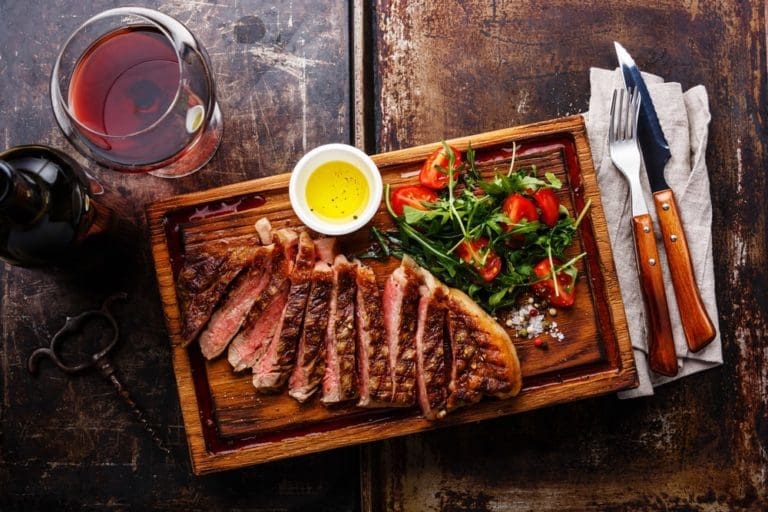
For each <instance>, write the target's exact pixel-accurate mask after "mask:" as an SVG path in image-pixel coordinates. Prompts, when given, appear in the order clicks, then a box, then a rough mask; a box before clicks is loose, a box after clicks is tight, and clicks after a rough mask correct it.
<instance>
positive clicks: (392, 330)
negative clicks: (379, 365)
mask: <svg viewBox="0 0 768 512" xmlns="http://www.w3.org/2000/svg"><path fill="white" fill-rule="evenodd" d="M417 268H418V267H417V266H416V265H415V263H414V262H413V260H412V259H411V258H409V257H407V256H406V257H405V258H403V263H402V265H400V266H399V267H398V268H397V269H395V271H394V272H392V275H390V276H389V279H388V280H387V283H386V284H385V285H384V306H383V311H384V328H385V330H386V337H387V345H388V347H389V364H390V369H391V375H392V405H394V406H399V407H408V406H411V405H413V404H414V403H415V402H416V394H415V387H416V343H415V336H416V328H417V320H418V309H419V300H420V298H421V297H420V295H419V285H420V279H419V276H418V274H417V273H416V269H417Z"/></svg>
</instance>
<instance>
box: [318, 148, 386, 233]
mask: <svg viewBox="0 0 768 512" xmlns="http://www.w3.org/2000/svg"><path fill="white" fill-rule="evenodd" d="M370 197H371V192H370V186H369V185H368V180H366V179H365V175H364V174H363V172H362V171H361V170H360V169H358V168H357V167H355V166H354V165H352V164H351V163H349V162H346V161H343V160H332V161H330V162H326V163H324V164H321V165H319V166H318V167H317V168H316V169H315V170H314V171H313V172H312V173H311V174H310V175H309V179H308V180H307V190H306V200H307V206H308V207H309V210H310V211H311V212H314V213H315V214H317V216H319V217H321V218H322V219H324V220H326V221H328V222H333V223H339V224H342V223H345V222H350V221H354V220H357V219H358V218H360V215H362V213H363V210H365V207H366V206H367V205H368V200H369V199H370Z"/></svg>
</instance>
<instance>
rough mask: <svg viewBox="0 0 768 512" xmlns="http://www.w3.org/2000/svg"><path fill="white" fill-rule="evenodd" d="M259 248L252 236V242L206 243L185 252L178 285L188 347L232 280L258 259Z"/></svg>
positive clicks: (185, 341)
mask: <svg viewBox="0 0 768 512" xmlns="http://www.w3.org/2000/svg"><path fill="white" fill-rule="evenodd" d="M258 248H259V245H258V244H257V243H256V241H255V240H253V238H252V237H251V241H250V242H246V243H243V241H241V243H240V244H238V245H231V243H230V242H229V241H216V242H213V243H209V244H204V245H201V246H199V250H198V251H195V252H193V253H192V254H187V255H186V260H185V262H184V265H183V266H182V267H181V270H180V271H179V277H178V282H177V285H176V290H177V292H178V294H179V304H180V308H181V336H182V339H183V340H184V345H185V346H186V345H188V344H189V343H190V342H191V341H192V340H193V339H195V336H197V334H198V333H199V332H200V329H202V328H203V326H204V325H205V323H206V322H207V321H208V319H209V318H211V314H213V310H214V308H215V307H216V305H217V304H218V303H219V302H220V301H221V299H222V297H223V296H224V292H225V291H226V290H227V287H228V286H229V284H230V283H231V282H232V280H233V279H234V278H235V277H237V275H238V274H239V273H240V272H241V271H242V270H243V269H244V268H246V267H248V266H250V264H251V263H252V262H253V260H254V259H255V258H256V254H257V252H258V251H257V249H258Z"/></svg>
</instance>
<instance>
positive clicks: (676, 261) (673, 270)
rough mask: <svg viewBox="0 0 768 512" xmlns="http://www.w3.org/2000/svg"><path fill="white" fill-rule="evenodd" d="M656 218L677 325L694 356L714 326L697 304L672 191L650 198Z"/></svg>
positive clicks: (699, 299) (697, 296)
mask: <svg viewBox="0 0 768 512" xmlns="http://www.w3.org/2000/svg"><path fill="white" fill-rule="evenodd" d="M653 201H654V203H655V204H656V214H657V215H658V217H659V226H660V227H661V234H662V236H663V237H664V249H666V251H667V262H668V264H669V273H670V274H671V275H672V286H673V287H674V289H675V297H676V298H677V306H678V309H679V310H680V322H681V323H682V324H683V332H684V333H685V340H686V342H687V343H688V348H690V349H691V351H692V352H697V351H699V350H701V349H702V348H704V347H706V346H707V345H708V344H709V342H711V341H712V340H713V339H715V334H716V331H715V326H714V324H713V323H712V320H710V318H709V315H708V314H707V310H706V308H705V307H704V304H703V303H702V301H701V295H700V294H699V287H698V286H696V278H695V277H694V274H693V263H692V262H691V254H690V252H689V251H688V242H687V241H686V239H685V232H684V231H683V224H682V222H680V213H679V211H678V209H677V203H676V201H675V195H674V194H673V193H672V190H669V189H667V190H660V191H658V192H655V193H654V194H653Z"/></svg>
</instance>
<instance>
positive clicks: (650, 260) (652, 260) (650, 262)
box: [648, 258, 656, 266]
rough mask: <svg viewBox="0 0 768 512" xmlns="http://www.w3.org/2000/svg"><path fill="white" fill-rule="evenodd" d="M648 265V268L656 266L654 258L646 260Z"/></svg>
mask: <svg viewBox="0 0 768 512" xmlns="http://www.w3.org/2000/svg"><path fill="white" fill-rule="evenodd" d="M648 264H649V265H650V266H654V265H656V260H655V259H654V258H648Z"/></svg>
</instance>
